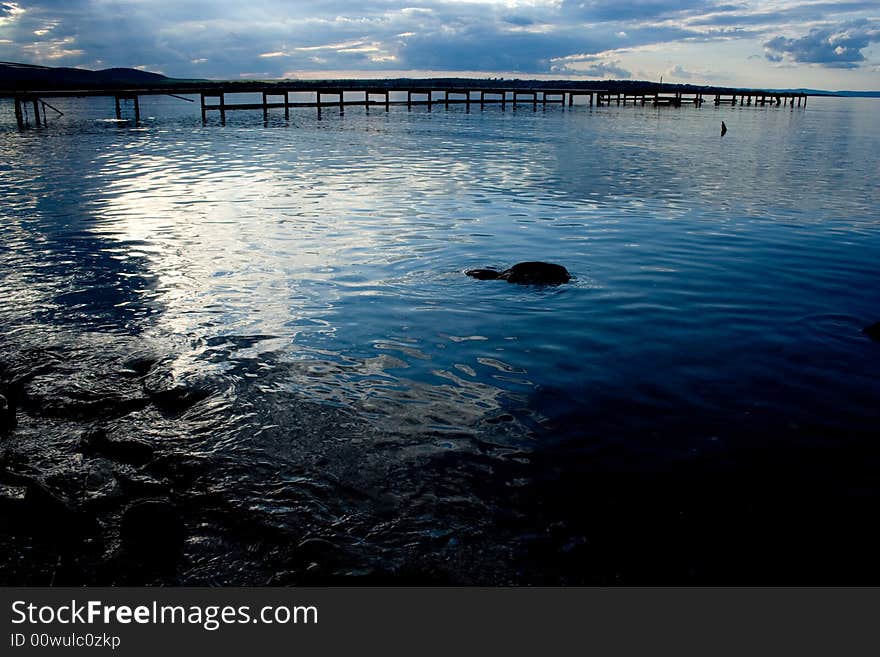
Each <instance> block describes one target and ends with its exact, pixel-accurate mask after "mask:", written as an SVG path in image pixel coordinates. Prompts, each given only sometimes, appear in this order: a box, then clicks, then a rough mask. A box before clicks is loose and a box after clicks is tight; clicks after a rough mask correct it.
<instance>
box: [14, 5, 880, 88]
mask: <svg viewBox="0 0 880 657" xmlns="http://www.w3.org/2000/svg"><path fill="white" fill-rule="evenodd" d="M0 60H2V61H13V62H24V63H30V64H42V65H47V66H78V67H83V68H92V69H98V68H110V67H116V66H126V67H137V68H142V69H145V70H150V71H155V72H158V73H164V74H165V75H168V76H171V77H180V78H222V79H237V78H294V79H314V78H331V77H361V78H362V77H375V78H379V77H425V76H477V77H504V78H523V79H525V78H536V79H551V78H552V79H565V78H571V79H584V80H602V79H633V80H652V81H659V80H660V79H661V78H662V80H663V81H664V82H679V83H692V84H717V85H723V86H737V87H763V88H798V87H806V88H819V89H832V90H839V89H853V90H880V0H871V1H869V2H866V1H861V0H852V1H850V0H844V1H840V2H827V1H824V2H823V1H818V2H816V1H810V2H804V1H799V0H633V1H626V0H467V1H462V2H459V1H454V0H355V1H343V0H299V1H297V0H294V1H283V0H249V1H244V0H15V1H11V0H0Z"/></svg>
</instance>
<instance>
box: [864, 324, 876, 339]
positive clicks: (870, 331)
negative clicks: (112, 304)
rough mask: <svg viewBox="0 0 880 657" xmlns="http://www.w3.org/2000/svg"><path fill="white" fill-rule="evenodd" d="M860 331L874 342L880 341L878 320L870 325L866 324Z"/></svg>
mask: <svg viewBox="0 0 880 657" xmlns="http://www.w3.org/2000/svg"><path fill="white" fill-rule="evenodd" d="M862 333H864V334H865V335H867V336H868V337H869V338H871V339H872V340H874V341H875V342H880V322H874V323H873V324H871V325H870V326H866V327H865V328H864V329H862Z"/></svg>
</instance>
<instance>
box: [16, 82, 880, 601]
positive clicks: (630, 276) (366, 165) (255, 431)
mask: <svg viewBox="0 0 880 657" xmlns="http://www.w3.org/2000/svg"><path fill="white" fill-rule="evenodd" d="M189 98H190V100H192V99H193V98H194V97H189ZM195 101H196V102H187V101H186V100H184V99H181V98H174V97H168V96H144V97H142V98H141V99H140V115H141V122H140V123H135V121H134V120H133V108H132V106H131V105H130V102H124V103H123V106H122V116H123V119H122V120H116V119H115V118H114V117H115V111H114V107H113V99H112V98H82V99H49V102H51V103H52V105H54V106H55V107H56V108H57V109H58V110H60V111H61V112H63V116H62V115H58V114H56V113H55V112H53V111H51V110H49V111H48V112H47V114H48V116H47V124H46V125H45V126H40V127H35V126H30V127H26V128H24V129H19V128H18V126H17V125H16V122H15V118H14V115H13V110H12V103H11V101H2V103H0V155H2V157H0V199H2V204H0V231H2V238H0V394H2V395H3V396H4V397H5V399H6V406H7V410H6V416H5V417H6V419H5V420H4V422H5V428H4V427H2V426H0V573H2V574H0V580H2V582H3V583H4V584H7V585H9V584H23V585H50V584H55V585H58V584H74V585H78V584H166V585H259V586H262V585H306V584H311V585H359V584H370V585H374V584H375V585H401V584H402V585H408V584H427V585H490V586H499V585H500V586H508V585H553V586H555V585H584V584H587V585H589V584H601V585H613V584H624V585H643V584H773V585H775V584H860V583H874V584H878V583H880V562H878V560H877V559H876V555H877V554H880V541H878V539H877V535H876V533H875V529H876V527H875V525H876V520H877V517H878V511H880V505H878V503H880V442H878V441H880V430H878V427H880V343H878V342H876V341H875V340H872V339H871V337H870V336H869V335H868V334H866V333H865V332H864V329H865V328H866V327H868V326H870V325H872V324H873V323H875V322H877V321H880V276H878V263H880V211H878V208H880V185H878V178H880V158H878V155H880V101H877V100H875V99H857V98H810V99H809V101H808V103H807V104H806V106H803V107H789V106H775V105H773V106H754V105H752V106H743V105H736V106H730V105H729V104H728V105H721V106H715V105H713V104H712V103H711V102H709V103H706V104H704V105H703V106H697V107H695V106H690V105H685V106H682V107H653V106H651V105H650V104H648V105H645V106H641V105H635V106H634V105H632V104H628V105H617V104H611V105H603V106H589V105H585V104H582V103H578V104H576V105H575V106H573V107H567V106H560V105H556V104H553V105H547V106H542V105H541V104H538V105H537V106H532V105H531V104H530V103H526V104H520V105H518V106H517V107H516V108H514V107H512V106H511V104H510V103H508V104H507V106H506V107H504V108H502V107H501V106H500V105H487V106H486V107H484V108H481V107H480V106H479V104H473V105H471V106H470V107H466V106H465V105H463V104H456V105H452V106H450V107H449V108H445V107H444V106H443V105H442V104H439V103H438V104H435V105H434V106H433V107H432V108H430V109H429V108H428V107H426V106H413V107H412V108H410V109H408V108H407V107H406V106H405V105H402V106H401V105H392V106H391V108H390V110H389V111H385V108H384V106H372V107H369V108H364V107H356V106H349V107H346V108H345V110H344V113H341V112H340V111H339V109H338V108H335V107H325V108H324V109H323V111H322V112H321V114H320V116H319V115H318V113H317V112H316V110H315V108H294V109H292V110H291V111H290V116H289V118H285V116H284V111H283V110H278V109H272V110H270V111H269V113H268V115H267V116H266V117H265V118H264V116H263V113H262V112H260V111H230V112H227V115H226V121H225V122H221V121H220V117H219V116H218V114H217V113H216V112H210V113H209V115H208V119H207V121H206V122H204V123H203V122H202V120H201V116H200V113H199V104H198V100H197V98H196V99H195ZM226 102H227V103H231V102H238V101H237V100H235V99H234V98H233V97H227V101H226ZM722 121H723V122H724V123H725V124H726V126H727V129H728V131H727V133H726V135H724V136H723V137H722V136H721V130H720V128H721V122H722ZM523 261H546V262H552V263H557V264H561V265H563V266H564V267H566V268H567V269H568V271H569V272H570V273H571V275H572V277H573V278H572V280H571V281H570V282H568V283H565V284H561V285H555V286H554V285H550V286H538V285H518V284H513V283H508V282H507V281H505V280H476V279H474V278H471V277H468V276H466V275H465V271H466V270H468V269H472V268H484V267H491V268H496V269H498V270H503V269H505V268H507V267H510V266H511V265H513V264H515V263H518V262H523ZM13 416H14V421H13V420H12V419H10V418H11V417H13Z"/></svg>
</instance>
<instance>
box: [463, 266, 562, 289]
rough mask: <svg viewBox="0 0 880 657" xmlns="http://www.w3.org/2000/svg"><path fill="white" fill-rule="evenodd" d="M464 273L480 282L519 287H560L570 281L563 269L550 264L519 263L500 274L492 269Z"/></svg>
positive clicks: (472, 270)
mask: <svg viewBox="0 0 880 657" xmlns="http://www.w3.org/2000/svg"><path fill="white" fill-rule="evenodd" d="M465 273H466V274H467V275H468V276H471V277H472V278H477V279H480V280H493V279H501V280H505V281H507V282H508V283H517V284H519V285H561V284H562V283H567V282H568V281H570V280H571V274H569V273H568V270H567V269H566V268H565V267H563V266H562V265H556V264H553V263H550V262H520V263H517V264H515V265H514V266H513V267H511V268H510V269H505V270H504V271H503V272H501V273H499V272H497V271H495V270H494V269H470V270H468V271H466V272H465Z"/></svg>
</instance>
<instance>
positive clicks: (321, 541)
mask: <svg viewBox="0 0 880 657" xmlns="http://www.w3.org/2000/svg"><path fill="white" fill-rule="evenodd" d="M341 554H342V548H340V547H339V546H338V545H336V543H333V542H332V541H328V540H327V539H325V538H307V539H305V540H304V541H301V542H300V543H299V545H297V546H296V556H297V557H298V558H299V559H300V560H302V561H305V562H327V561H334V560H338V559H339V558H340V555H341Z"/></svg>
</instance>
